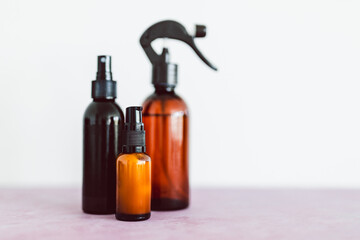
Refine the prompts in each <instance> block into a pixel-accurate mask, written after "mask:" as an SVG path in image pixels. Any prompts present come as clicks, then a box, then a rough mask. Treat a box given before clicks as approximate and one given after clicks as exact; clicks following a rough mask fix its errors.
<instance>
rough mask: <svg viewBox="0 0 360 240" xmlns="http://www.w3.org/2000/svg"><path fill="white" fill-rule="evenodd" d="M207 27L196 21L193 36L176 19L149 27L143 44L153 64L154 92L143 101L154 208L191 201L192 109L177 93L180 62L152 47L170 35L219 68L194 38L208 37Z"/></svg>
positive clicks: (181, 205) (183, 205) (182, 205)
mask: <svg viewBox="0 0 360 240" xmlns="http://www.w3.org/2000/svg"><path fill="white" fill-rule="evenodd" d="M205 35H206V27H205V26H203V25H196V32H195V34H194V36H192V35H190V34H189V33H188V32H187V31H186V29H185V28H184V27H183V26H182V25H181V24H180V23H178V22H175V21H162V22H159V23H156V24H154V25H152V26H151V27H149V28H148V29H147V30H146V31H145V32H144V33H143V35H142V36H141V38H140V44H141V46H142V47H143V49H144V51H145V53H146V55H147V56H148V58H149V59H150V62H151V64H152V84H153V85H154V87H155V92H154V93H153V94H152V95H150V96H149V97H148V98H147V99H146V100H145V102H144V104H143V108H144V110H143V122H144V125H145V131H146V134H147V137H146V146H147V153H148V154H149V156H150V157H151V159H152V169H151V189H152V190H151V209H152V210H176V209H183V208H186V207H188V205H189V171H188V167H189V159H188V158H189V157H188V154H189V111H188V108H187V106H186V104H185V102H184V100H183V99H182V98H181V97H179V96H178V95H177V94H176V93H175V87H176V85H177V65H176V64H173V63H170V62H169V51H168V49H167V48H164V49H163V51H162V54H161V55H158V54H157V53H156V52H155V51H154V49H153V48H152V47H151V42H152V41H154V40H155V39H157V38H171V39H176V40H180V41H182V42H185V43H186V44H188V45H189V46H190V47H191V48H192V49H193V50H194V51H195V53H196V54H197V55H198V56H199V57H200V59H201V60H203V62H205V63H206V64H207V65H208V66H209V67H210V68H212V69H214V70H217V69H216V67H215V66H214V65H212V64H211V63H210V62H209V61H208V60H207V59H206V58H205V57H204V56H203V55H202V53H201V52H200V51H199V49H198V48H197V47H196V45H195V42H194V38H195V37H205Z"/></svg>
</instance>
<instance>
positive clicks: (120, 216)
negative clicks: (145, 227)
mask: <svg viewBox="0 0 360 240" xmlns="http://www.w3.org/2000/svg"><path fill="white" fill-rule="evenodd" d="M150 215H151V213H145V214H124V213H116V214H115V217H116V219H117V220H120V221H131V222H132V221H144V220H147V219H149V218H150Z"/></svg>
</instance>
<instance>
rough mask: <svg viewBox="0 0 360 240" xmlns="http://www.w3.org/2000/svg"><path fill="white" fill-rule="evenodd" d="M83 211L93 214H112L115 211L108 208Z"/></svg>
mask: <svg viewBox="0 0 360 240" xmlns="http://www.w3.org/2000/svg"><path fill="white" fill-rule="evenodd" d="M83 212H84V213H86V214H94V215H109V214H114V213H115V211H112V210H108V211H96V210H85V209H83Z"/></svg>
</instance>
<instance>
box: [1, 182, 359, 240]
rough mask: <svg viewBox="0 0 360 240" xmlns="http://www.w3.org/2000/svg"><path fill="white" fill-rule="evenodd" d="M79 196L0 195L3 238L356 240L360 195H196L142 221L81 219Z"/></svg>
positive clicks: (63, 192)
mask: <svg viewBox="0 0 360 240" xmlns="http://www.w3.org/2000/svg"><path fill="white" fill-rule="evenodd" d="M80 194H81V193H80V190H75V189H52V190H49V189H34V190H19V189H18V190H14V189H0V239H21V240H24V239H87V240H91V239H137V240H143V239H157V240H162V239H174V240H176V239H182V240H188V239H197V240H201V239H216V240H219V239H220V240H225V239H246V240H255V239H256V240H258V239H272V240H282V239H286V240H297V239H302V240H309V239H314V240H322V239H324V240H325V239H326V240H332V239H336V240H346V239H354V240H355V239H356V240H359V239H360V190H244V189H217V190H216V189H199V190H195V191H193V193H192V202H191V207H190V208H189V209H187V210H181V211H174V212H152V217H151V218H150V219H149V220H148V221H144V222H120V221H117V220H115V218H114V216H113V215H88V214H84V213H82V211H81V205H80V201H81V198H80Z"/></svg>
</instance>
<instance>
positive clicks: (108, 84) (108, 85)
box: [91, 55, 116, 99]
mask: <svg viewBox="0 0 360 240" xmlns="http://www.w3.org/2000/svg"><path fill="white" fill-rule="evenodd" d="M91 97H92V98H94V99H114V98H116V81H113V78H112V72H111V56H107V55H103V56H98V71H97V74H96V80H95V81H92V89H91Z"/></svg>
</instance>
